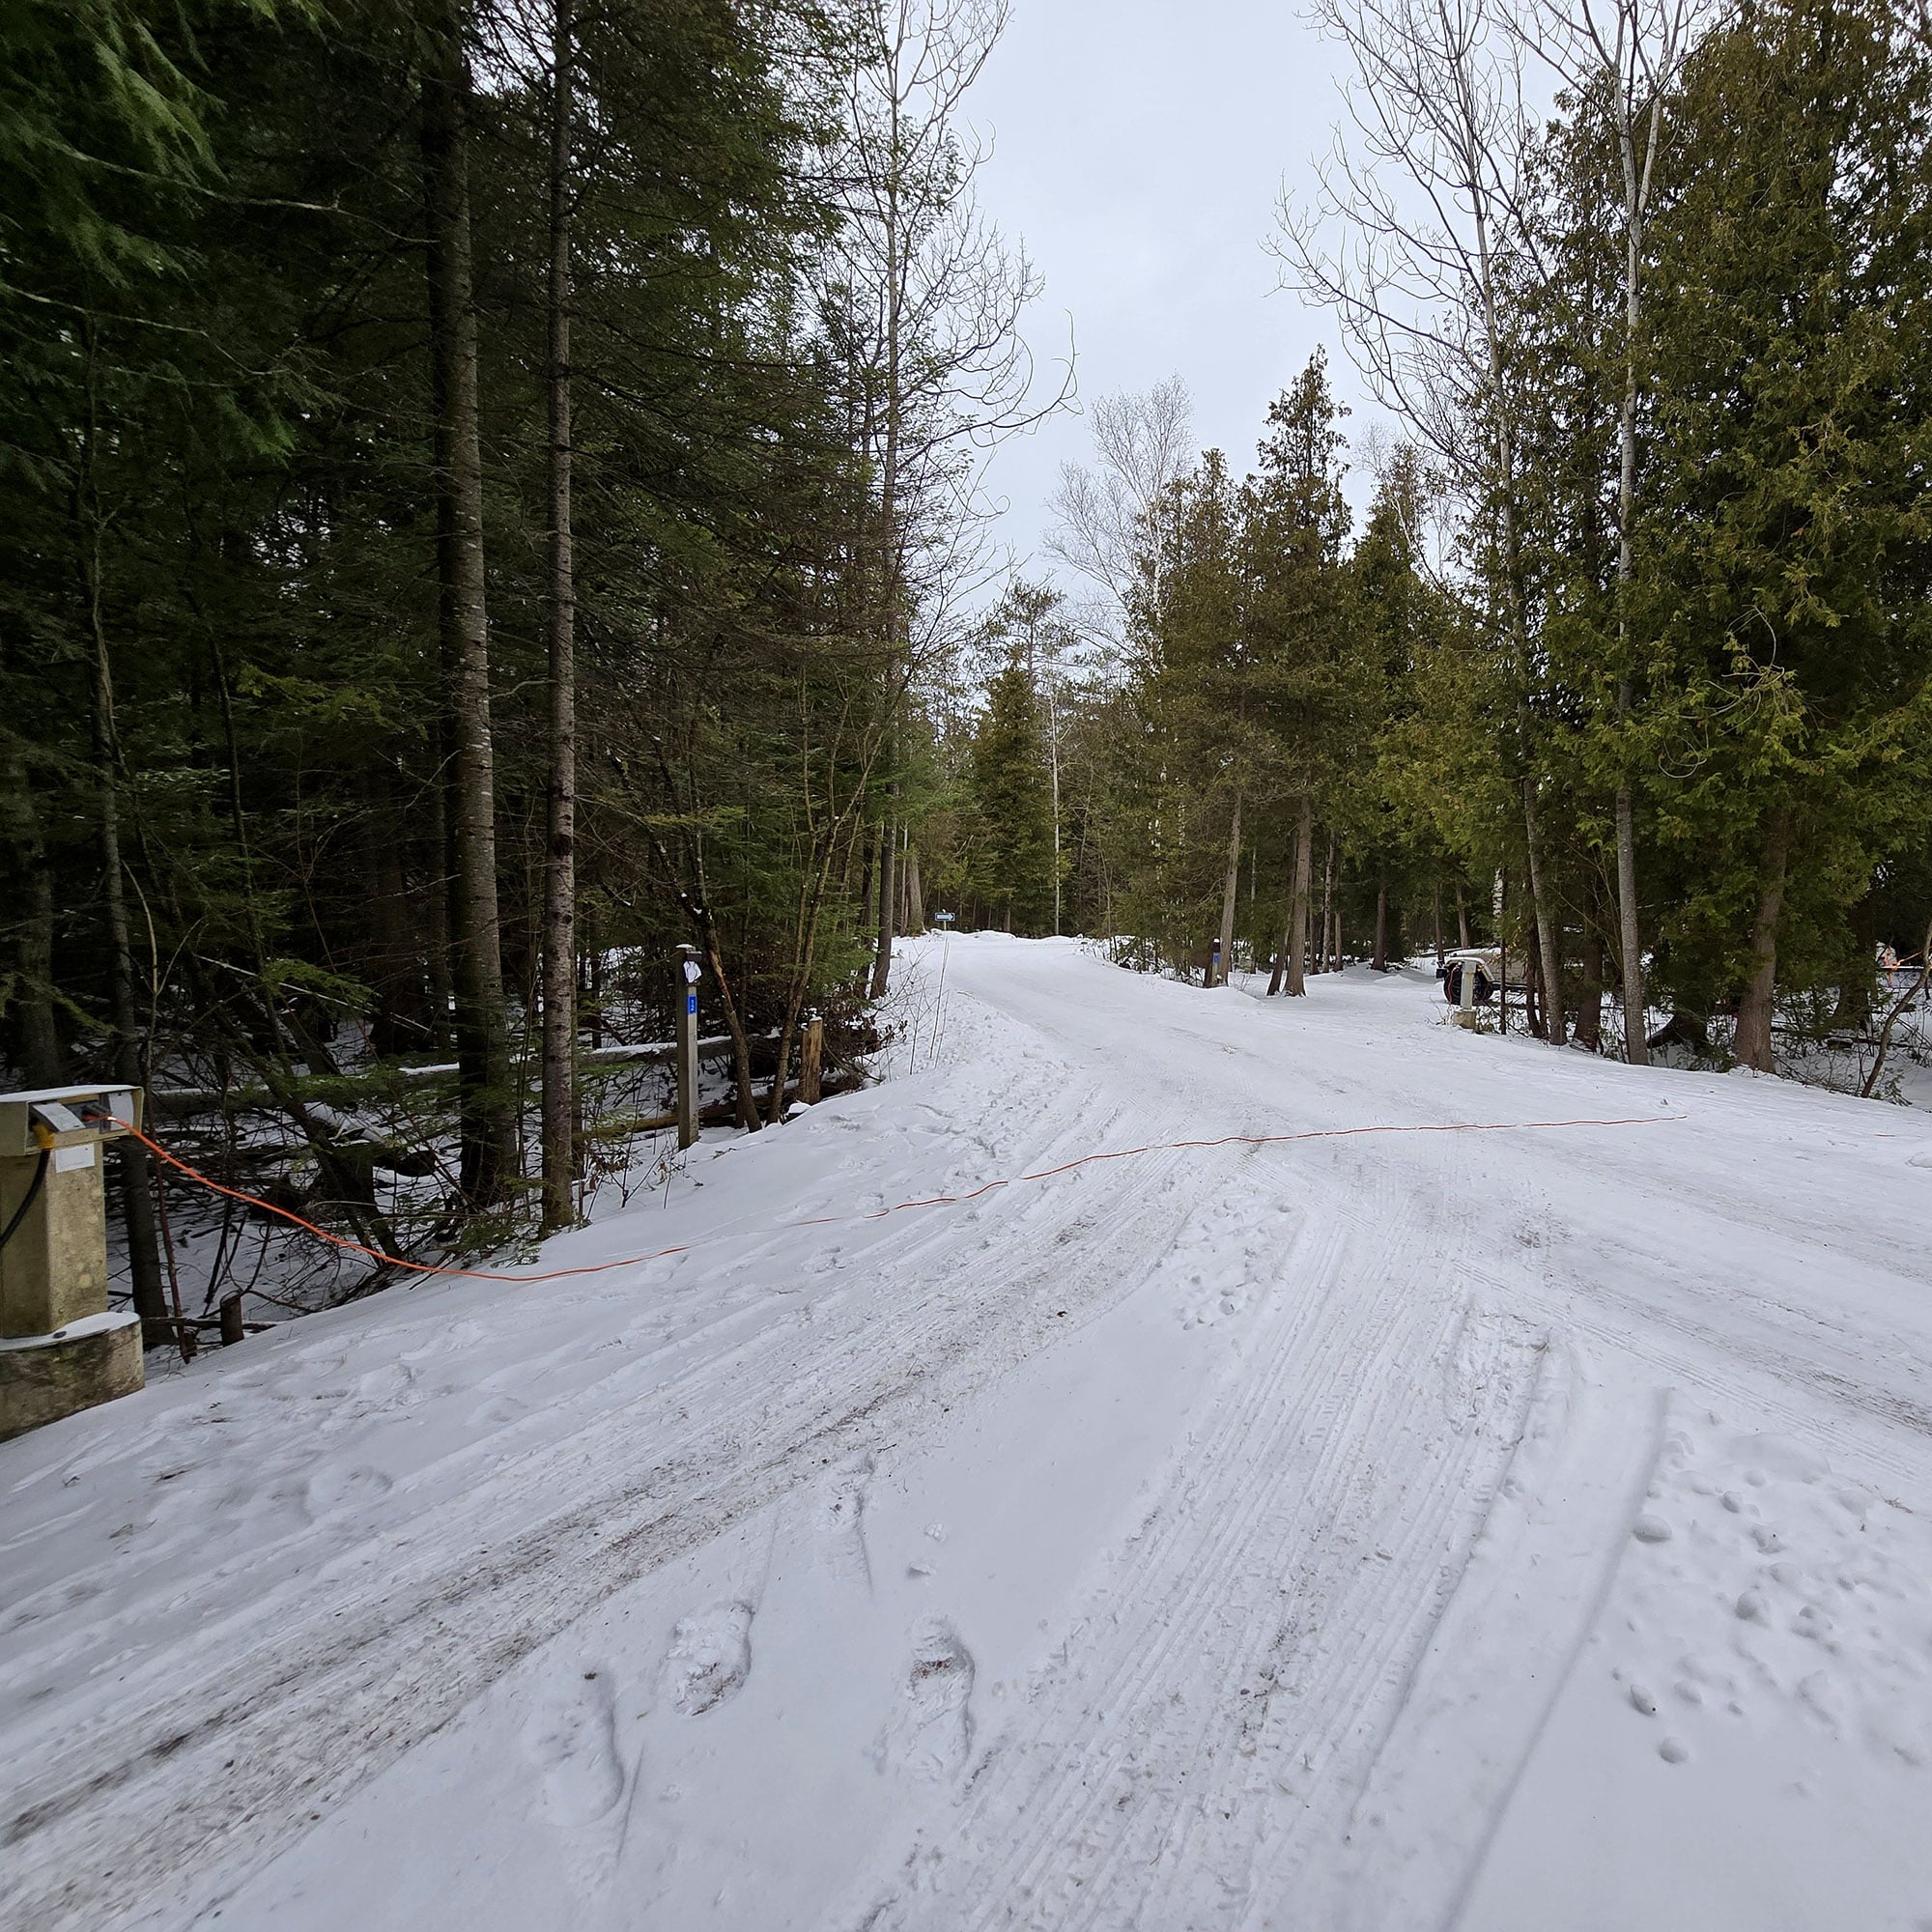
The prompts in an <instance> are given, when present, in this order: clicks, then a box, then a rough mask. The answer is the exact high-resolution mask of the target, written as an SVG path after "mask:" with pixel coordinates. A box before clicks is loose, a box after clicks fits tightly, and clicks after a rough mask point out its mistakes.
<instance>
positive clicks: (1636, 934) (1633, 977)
mask: <svg viewBox="0 0 1932 1932" xmlns="http://www.w3.org/2000/svg"><path fill="white" fill-rule="evenodd" d="M1633 25H1634V22H1633ZM1649 118H1650V127H1649V130H1648V139H1647V142H1646V149H1645V154H1644V156H1643V158H1642V159H1641V161H1639V159H1638V156H1637V152H1636V128H1635V125H1634V121H1633V120H1632V118H1631V116H1630V115H1629V114H1628V113H1627V112H1626V113H1623V114H1621V115H1619V117H1618V122H1619V125H1618V130H1617V131H1618V136H1619V147H1620V149H1621V154H1622V161H1623V174H1624V392H1623V397H1622V400H1621V403H1620V405H1619V407H1618V411H1617V646H1618V653H1619V655H1620V657H1621V658H1622V660H1623V665H1622V675H1621V676H1620V677H1619V678H1618V680H1617V723H1618V725H1625V724H1626V723H1627V721H1628V720H1629V718H1630V714H1631V698H1632V687H1631V670H1630V666H1631V659H1630V647H1631V632H1630V595H1631V582H1632V578H1633V575H1634V569H1635V554H1636V553H1635V537H1636V531H1635V519H1636V428H1637V370H1636V345H1637V333H1638V329H1639V327H1640V325H1641V323H1642V319H1643V238H1644V228H1645V215H1646V213H1647V212H1648V209H1649V206H1650V192H1651V170H1652V168H1653V167H1654V166H1655V164H1656V160H1657V155H1658V147H1659V142H1660V138H1661V136H1662V131H1663V99H1662V94H1660V95H1659V96H1658V98H1657V99H1655V100H1654V101H1653V102H1652V103H1651V109H1650V117H1649ZM1616 829H1617V933H1618V951H1619V952H1620V953H1621V954H1622V980H1623V1006H1624V1058H1625V1059H1626V1060H1627V1061H1628V1062H1629V1063H1630V1064H1631V1065H1633V1066H1647V1065H1649V1064H1650V1047H1649V1045H1648V1041H1647V1030H1648V1026H1649V1020H1648V1010H1647V1005H1646V1002H1645V999H1644V990H1643V934H1642V932H1641V930H1640V928H1639V923H1638V918H1637V897H1636V812H1635V808H1634V801H1633V799H1632V797H1631V786H1630V781H1629V780H1628V779H1627V778H1626V779H1624V780H1623V781H1621V782H1619V784H1618V786H1617V798H1616Z"/></svg>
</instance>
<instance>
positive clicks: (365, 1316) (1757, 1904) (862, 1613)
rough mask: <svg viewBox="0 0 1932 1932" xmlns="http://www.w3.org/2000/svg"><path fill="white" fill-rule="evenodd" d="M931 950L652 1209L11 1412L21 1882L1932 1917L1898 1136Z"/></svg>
mask: <svg viewBox="0 0 1932 1932" xmlns="http://www.w3.org/2000/svg"><path fill="white" fill-rule="evenodd" d="M909 952H911V954H912V959H911V962H910V972H909V975H908V978H909V980H911V982H912V983H911V984H910V986H909V989H908V992H907V994H906V995H905V997H906V999H907V1002H908V1012H909V1013H910V1014H911V1015H912V1016H914V1017H915V1018H916V1020H917V1025H918V1034H917V1061H916V1065H909V1064H906V1063H909V1062H911V1059H912V1056H911V1055H909V1054H908V1055H904V1056H902V1065H901V1069H900V1072H899V1075H898V1077H896V1078H895V1079H894V1080H892V1081H890V1082H888V1083H887V1084H885V1085H883V1086H881V1087H879V1088H876V1089H873V1090H871V1091H869V1092H867V1093H865V1094H856V1095H851V1096H847V1097H845V1098H842V1099H839V1100H836V1101H831V1102H827V1103H826V1104H825V1105H823V1106H822V1107H820V1108H818V1109H816V1110H814V1111H813V1112H812V1113H811V1114H810V1115H809V1116H808V1117H806V1118H804V1119H801V1120H799V1121H797V1122H794V1123H793V1124H791V1125H789V1126H787V1127H786V1128H785V1129H784V1130H783V1131H782V1132H781V1133H767V1134H762V1135H758V1136H755V1137H751V1138H746V1139H738V1138H735V1137H720V1138H719V1139H717V1140H716V1141H715V1142H714V1141H711V1140H707V1142H706V1143H705V1145H704V1146H703V1147H702V1148H701V1149H700V1150H699V1151H698V1152H697V1154H696V1157H695V1158H694V1159H693V1161H692V1162H691V1163H690V1165H689V1167H688V1168H687V1170H686V1171H685V1172H684V1174H683V1175H681V1176H680V1177H678V1178H676V1179H673V1180H672V1182H671V1183H670V1185H669V1187H668V1191H667V1192H666V1193H665V1194H664V1195H662V1196H653V1197H651V1198H650V1199H649V1200H643V1199H639V1200H635V1201H634V1202H633V1203H632V1205H631V1207H630V1208H628V1209H624V1210H621V1211H618V1210H611V1211H609V1212H607V1213H606V1214H605V1215H603V1216H602V1217H601V1218H600V1219H599V1221H598V1223H597V1224H596V1225H595V1226H593V1227H591V1228H588V1229H585V1230H582V1231H581V1232H579V1233H577V1234H574V1235H571V1236H566V1237H563V1238H562V1239H560V1240H558V1241H555V1242H553V1243H552V1244H550V1246H549V1247H548V1248H547V1249H546V1253H545V1265H546V1266H553V1267H554V1266H562V1265H573V1264H594V1263H596V1262H599V1261H602V1260H606V1259H610V1258H613V1257H616V1256H621V1255H625V1254H630V1253H635V1252H638V1251H639V1250H646V1249H655V1248H658V1247H663V1246H668V1245H670V1244H673V1243H679V1242H691V1243H694V1244H695V1245H694V1246H693V1248H692V1251H691V1252H689V1253H687V1254H684V1255H681V1256H676V1257H671V1258H667V1259H665V1260H662V1261H657V1262H653V1263H649V1264H644V1265H640V1266H636V1267H629V1268H623V1269H617V1270H613V1271H611V1272H610V1273H607V1274H603V1275H593V1276H588V1277H584V1278H582V1279H579V1280H577V1281H573V1282H565V1283H552V1284H544V1285H541V1286H531V1287H517V1286H491V1285H486V1284H479V1283H470V1282H448V1283H437V1284H434V1285H431V1286H426V1287H419V1288H416V1289H413V1290H410V1291H401V1290H398V1291H393V1292H391V1293H388V1294H385V1295H383V1296H380V1297H377V1298H375V1299H373V1300H371V1301H369V1302H366V1303H362V1304H359V1305H357V1306H355V1307H352V1308H347V1309H343V1310H339V1311H337V1312H335V1313H333V1314H331V1315H327V1316H323V1317H317V1318H314V1319H312V1320H310V1321H303V1322H299V1323H297V1324H293V1325H292V1326H290V1327H289V1328H287V1329H285V1330H283V1331H281V1332H279V1333H276V1334H273V1335H271V1336H268V1337H264V1338H261V1339H260V1340H257V1341H251V1342H249V1343H248V1344H247V1345H245V1346H244V1347H243V1348H241V1349H240V1350H232V1351H228V1352H227V1353H225V1354H221V1355H217V1356H215V1357H213V1359H209V1358H204V1359H203V1360H202V1361H201V1362H199V1363H197V1364H196V1365H195V1367H194V1368H193V1370H192V1371H190V1372H188V1373H186V1374H184V1375H182V1376H180V1377H177V1378H171V1379H169V1380H168V1381H166V1382H164V1383H162V1384H160V1385H158V1386H156V1387H154V1388H151V1389H149V1390H148V1391H146V1392H145V1393H144V1394H143V1395H141V1396H139V1397H136V1398H132V1399H130V1400H128V1401H127V1402H124V1403H121V1404H118V1405H114V1406H111V1407H110V1408H107V1409H104V1410H99V1411H96V1412H94V1413H92V1414H89V1415H84V1416H79V1417H74V1418H72V1419H71V1420H70V1421H68V1422H66V1423H63V1424H61V1425H58V1426H56V1427H54V1428H51V1429H48V1430H45V1431H43V1432H41V1433H40V1434H38V1435H32V1436H27V1437H22V1438H19V1439H17V1440H15V1441H14V1442H11V1443H7V1444H4V1445H0V1923H4V1924H5V1925H6V1926H8V1927H9V1928H14V1927H15V1926H17V1927H20V1928H23V1932H24V1928H40V1927H53V1926H74V1927H86V1928H89V1932H93V1929H94V1928H102V1929H103V1932H105V1928H119V1927H132V1926H157V1927H158V1926H169V1927H173V1926H184V1925H190V1924H193V1925H212V1924H214V1923H217V1922H218V1923H219V1924H221V1925H222V1926H224V1927H235V1926H240V1927H244V1928H253V1927H272V1928H276V1932H281V1928H292V1932H323V1928H342V1927H355V1928H364V1927H367V1928H388V1927H397V1928H400V1927H404V1926H409V1927H416V1928H420V1927H425V1926H430V1927H440V1926H459V1925H460V1926H464V1927H467V1928H481V1932H499V1928H500V1932H510V1928H517V1932H524V1928H551V1927H555V1928H593V1932H618V1928H626V1927H653V1928H658V1927H662V1928H675V1932H686V1928H693V1929H694V1932H695V1928H701V1927H715V1928H725V1927H730V1928H743V1932H766V1928H772V1932H777V1928H781V1927H783V1928H791V1927H797V1928H816V1932H859V1928H862V1927H869V1928H872V1932H914V1928H933V1929H934V1932H937V1929H938V1928H947V1929H948V1932H952V1928H966V1927H995V1926H1026V1927H1042V1928H1046V1927H1051V1928H1061V1927H1066V1928H1072V1927H1087V1928H1096V1929H1100V1928H1125V1927H1144V1928H1148V1932H1155V1929H1156V1928H1160V1929H1161V1932H1165V1929H1166V1928H1195V1927H1200V1928H1208V1927H1217V1928H1218V1927H1231V1928H1233V1927H1261V1926H1274V1927H1306V1928H1313V1929H1314V1932H1328V1928H1346V1927H1356V1928H1362V1932H1370V1929H1371V1928H1382V1927H1387V1928H1405V1932H1406V1928H1415V1927H1436V1926H1442V1927H1448V1926H1461V1927H1463V1928H1466V1932H1490V1928H1496V1932H1502V1929H1503V1928H1509V1929H1510V1932H1516V1929H1517V1928H1520V1929H1521V1932H1529V1928H1532V1927H1534V1928H1548V1927H1551V1926H1562V1927H1565V1928H1584V1927H1605V1928H1612V1927H1614V1928H1624V1927H1638V1926H1641V1927H1644V1928H1646V1932H1677V1928H1683V1932H1690V1928H1693V1927H1694V1928H1699V1932H1717V1929H1718V1928H1729V1927H1738V1928H1744V1927H1749V1928H1752V1932H1762V1928H1766V1927H1793V1928H1800V1927H1803V1928H1813V1927H1817V1928H1824V1927H1839V1926H1858V1927H1861V1928H1864V1927H1872V1928H1877V1927H1893V1926H1895V1927H1900V1928H1922V1927H1923V1926H1925V1925H1927V1924H1932V1847H1928V1846H1927V1844H1926V1842H1925V1837H1924V1833H1922V1831H1920V1830H1919V1829H1918V1821H1919V1820H1920V1819H1921V1818H1922V1816H1923V1815H1924V1812H1925V1807H1926V1804H1927V1802H1928V1799H1932V1769H1928V1756H1932V1378H1928V1369H1932V1258H1929V1257H1928V1255H1927V1252H1926V1248H1925V1242H1924V1229H1925V1225H1926V1214H1925V1208H1926V1202H1927V1193H1928V1189H1932V1122H1927V1121H1926V1120H1925V1119H1924V1118H1923V1117H1922V1116H1921V1115H1918V1114H1916V1113H1907V1112H1904V1111H1903V1110H1897V1109H1891V1108H1886V1107H1881V1106H1877V1105H1874V1104H1871V1103H1864V1102H1859V1101H1855V1100H1850V1099H1845V1098H1841V1097H1837V1096H1833V1095H1830V1094H1820V1093H1816V1092H1811V1091H1805V1090H1800V1089H1796V1088H1793V1087H1790V1086H1787V1085H1785V1084H1782V1083H1777V1082H1771V1081H1764V1080H1758V1079H1754V1078H1748V1077H1731V1078H1719V1077H1716V1076H1706V1075H1692V1074H1682V1073H1673V1072H1669V1071H1665V1070H1661V1069H1659V1070H1643V1069H1632V1068H1626V1067H1622V1066H1616V1065H1606V1064H1603V1063H1599V1062H1596V1061H1594V1060H1591V1059H1588V1058H1586V1057H1584V1056H1582V1055H1578V1054H1573V1053H1558V1052H1552V1051H1550V1050H1548V1049H1546V1048H1542V1047H1539V1046H1536V1045H1534V1044H1532V1043H1530V1042H1527V1041H1522V1040H1513V1039H1497V1038H1494V1037H1468V1036H1464V1035H1461V1034H1458V1033H1455V1032H1453V1031H1452V1030H1450V1029H1449V1028H1447V1027H1445V1026H1443V1025H1442V1024H1441V1021H1442V1018H1443V1008H1442V1006H1441V1003H1440V1000H1439V998H1438V996H1437V994H1436V989H1435V986H1434V984H1433V982H1432V981H1431V980H1429V978H1428V976H1427V975H1422V974H1405V975H1394V976H1390V977H1389V978H1388V979H1385V980H1384V979H1380V978H1378V977H1377V976H1374V975H1370V974H1368V973H1366V972H1360V971H1354V972H1350V974H1348V975H1345V976H1342V977H1341V978H1340V979H1327V980H1315V981H1313V982H1312V987H1311V994H1310V997H1309V998H1307V999H1306V1000H1302V1001H1295V1002H1288V1001H1273V1002H1264V1001H1261V1000H1258V999H1256V998H1254V997H1252V996H1249V995H1244V994H1243V992H1241V991H1239V990H1228V991H1220V992H1214V993H1204V992H1202V991H1201V990H1200V989H1198V988H1190V987H1183V986H1177V985H1174V984H1171V983H1168V982H1165V981H1159V980H1148V979H1144V978H1142V977H1140V976H1137V975H1133V974H1128V973H1124V972H1121V971H1119V970H1117V969H1113V968H1109V967H1107V966H1105V965H1104V964H1102V963H1100V962H1099V961H1097V960H1095V959H1094V958H1093V957H1091V956H1090V955H1088V954H1086V953H1085V952H1082V951H1081V950H1080V949H1078V948H1077V947H1075V946H1074V945H1073V944H1072V943H1070V942H1040V943H1026V942H1016V941H1011V940H1004V939H1000V938H997V937H993V936H980V937H975V938H959V939H954V940H952V941H951V942H950V943H945V942H938V941H929V942H921V943H919V944H917V945H916V946H915V947H913V948H911V949H909ZM1250 990H1251V991H1252V989H1250ZM1645 1116H1675V1117H1679V1118H1673V1119H1662V1120H1654V1121H1651V1122H1648V1123H1646V1124H1630V1125H1618V1126H1571V1127H1563V1128H1545V1129H1537V1130H1523V1131H1507V1132H1496V1133H1436V1132H1429V1133H1416V1134H1392V1135H1377V1136H1367V1137H1358V1138H1340V1139H1318V1140H1305V1141H1294V1142H1288V1143H1285V1144H1278V1145H1271V1146H1263V1147H1255V1148H1220V1149H1209V1150H1195V1151H1181V1150H1176V1149H1172V1148H1163V1149H1161V1150H1159V1151H1151V1152H1148V1153H1144V1154H1141V1155H1138V1156H1136V1157H1134V1158H1132V1159H1123V1160H1119V1161H1105V1162H1098V1163H1093V1164H1089V1165H1085V1166H1081V1167H1077V1168H1075V1169H1073V1170H1072V1171H1070V1172H1067V1173H1065V1174H1061V1175H1058V1176H1056V1177H1055V1178H1053V1179H1044V1180H1038V1181H1031V1182H1028V1183H1026V1184H1024V1185H1015V1186H1010V1187H1008V1188H1005V1189H1002V1190H999V1191H997V1192H993V1193H989V1194H986V1195H983V1196H981V1197H980V1198H979V1199H977V1200H975V1201H972V1202H969V1203H966V1204H964V1205H959V1206H951V1207H933V1208H916V1209H912V1210H909V1211H906V1212H903V1213H897V1214H891V1215H888V1216H886V1217H885V1218H882V1219H877V1220H869V1221H862V1220H844V1221H838V1222H836V1223H834V1224H832V1225H826V1226H819V1227H813V1228H809V1229H790V1230H787V1229H784V1228H783V1227H782V1224H783V1223H785V1222H788V1221H793V1220H798V1219H803V1218H807V1217H812V1216H818V1215H835V1216H837V1215H859V1214H864V1213H866V1212H868V1211H871V1210H876V1209H880V1208H889V1207H891V1206H892V1205H894V1204H895V1203H897V1202H899V1201H902V1200H907V1199H914V1198H923V1197H926V1196H930V1195H934V1194H944V1193H962V1192H965V1191H966V1190H968V1189H971V1188H973V1187H975V1186H977V1185H979V1184H980V1182H982V1181H985V1180H987V1179H995V1178H999V1177H1006V1176H1014V1175H1019V1174H1023V1173H1031V1172H1034V1171H1037V1170H1039V1169H1044V1168H1050V1167H1054V1166H1057V1165H1059V1164H1060V1163H1062V1162H1065V1161H1069V1160H1073V1159H1075V1158H1077V1157H1078V1156H1080V1155H1084V1154H1091V1153H1094V1152H1097V1151H1108V1150H1112V1149H1117V1148H1123V1147H1132V1146H1140V1145H1142V1144H1147V1143H1167V1142H1175V1141H1180V1140H1197V1139H1210V1138H1214V1137H1218V1136H1224V1135H1233V1134H1281V1133H1292V1132H1296V1131H1301V1130H1308V1129H1329V1128H1340V1127H1355V1126H1362V1125H1367V1124H1385V1125H1391V1126H1404V1127H1436V1126H1441V1125H1443V1124H1446V1123H1450V1122H1510V1121H1521V1122H1528V1121H1558V1120H1561V1121H1577V1120H1587V1119H1595V1120H1613V1119H1614V1120H1630V1119H1633V1118H1634V1117H1645ZM747 1231H751V1232H747ZM758 1231H764V1232H758Z"/></svg>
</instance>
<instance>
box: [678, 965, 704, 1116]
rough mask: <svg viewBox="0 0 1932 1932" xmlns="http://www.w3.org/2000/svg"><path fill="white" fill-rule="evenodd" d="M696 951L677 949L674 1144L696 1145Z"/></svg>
mask: <svg viewBox="0 0 1932 1932" xmlns="http://www.w3.org/2000/svg"><path fill="white" fill-rule="evenodd" d="M700 970H701V969H700V968H699V966H698V964H697V948H696V947H695V946H680V947H679V948H678V949H677V999H678V1011H677V1144H678V1146H679V1147H680V1148H688V1147H695V1146H696V1144H697V976H698V973H699V971H700Z"/></svg>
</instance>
